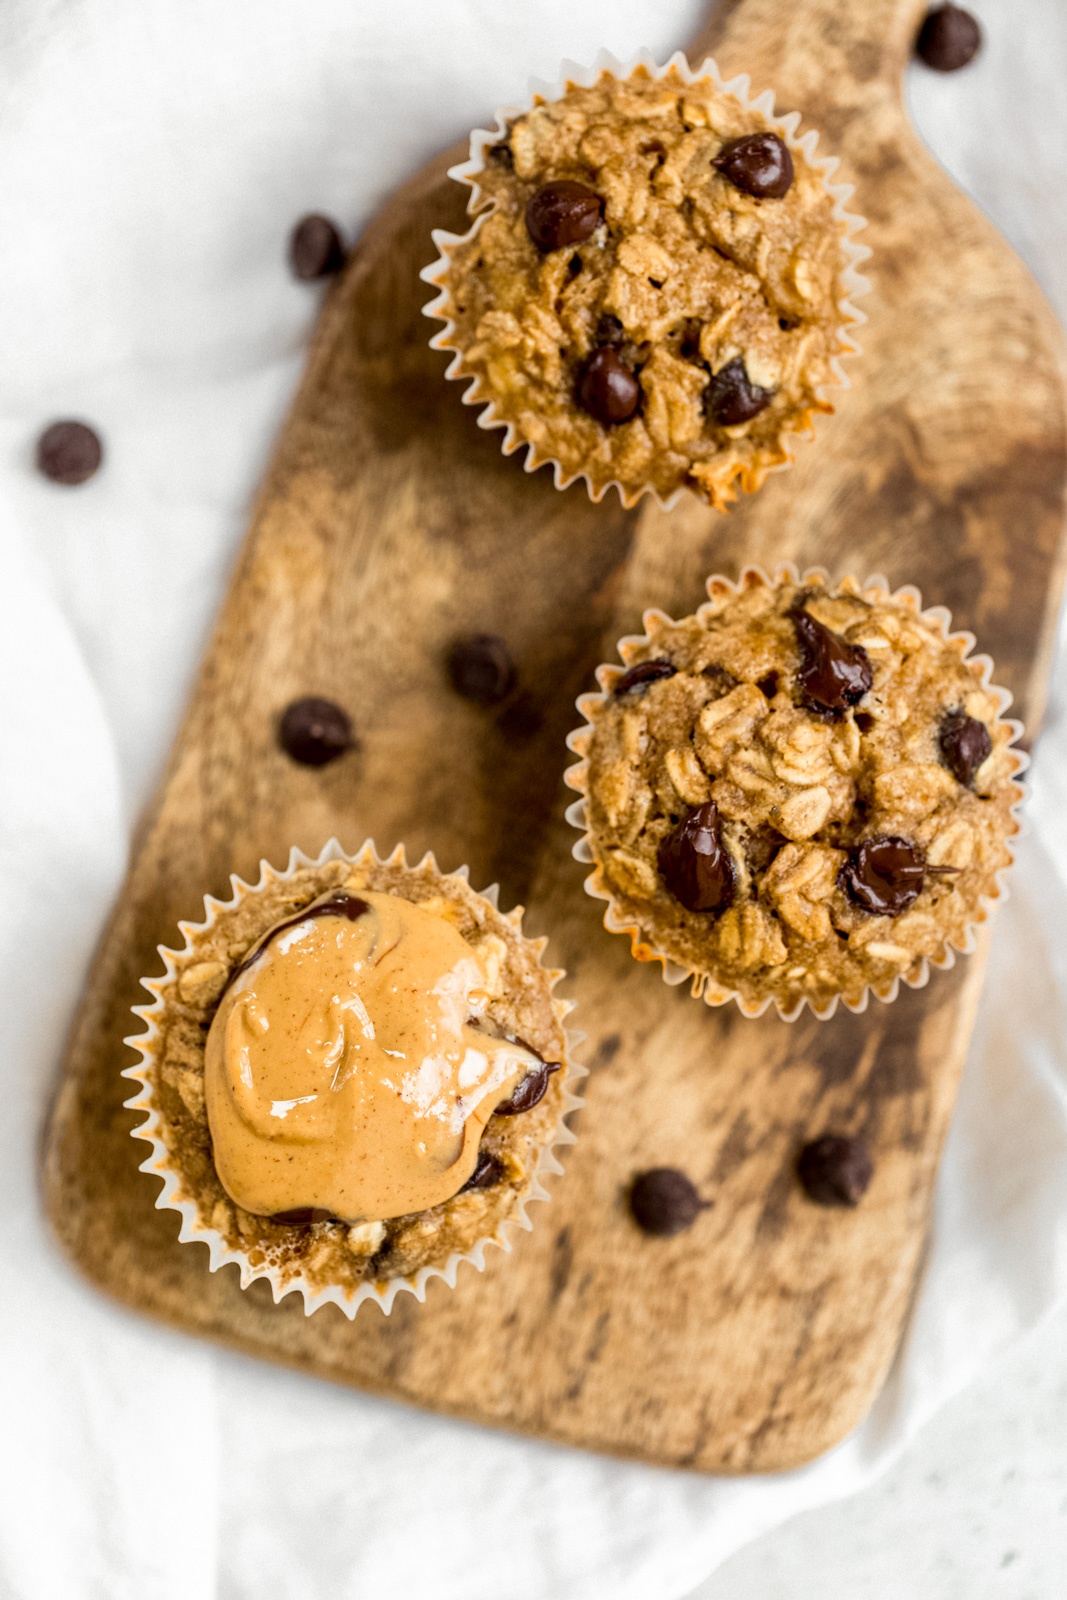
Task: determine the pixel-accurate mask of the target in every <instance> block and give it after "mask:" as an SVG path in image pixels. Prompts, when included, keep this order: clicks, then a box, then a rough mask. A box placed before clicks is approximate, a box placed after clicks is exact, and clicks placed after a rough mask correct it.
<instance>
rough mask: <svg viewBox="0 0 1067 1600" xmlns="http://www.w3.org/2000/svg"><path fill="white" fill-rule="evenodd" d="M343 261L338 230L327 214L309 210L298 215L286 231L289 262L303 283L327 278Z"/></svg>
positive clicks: (336, 270)
mask: <svg viewBox="0 0 1067 1600" xmlns="http://www.w3.org/2000/svg"><path fill="white" fill-rule="evenodd" d="M344 264H345V247H344V242H343V241H342V239H341V234H340V231H339V229H338V227H337V224H336V223H335V222H332V221H331V220H330V218H329V217H323V216H319V215H318V214H317V213H313V214H312V215H311V216H309V217H302V218H301V220H300V221H299V222H298V223H297V225H296V227H295V228H294V229H293V231H292V233H291V234H290V235H289V265H290V266H291V267H292V269H293V275H294V277H297V278H299V279H300V280H301V281H302V282H303V283H311V282H312V280H313V279H315V278H328V277H330V276H331V274H332V273H334V272H340V270H341V268H342V267H343V266H344Z"/></svg>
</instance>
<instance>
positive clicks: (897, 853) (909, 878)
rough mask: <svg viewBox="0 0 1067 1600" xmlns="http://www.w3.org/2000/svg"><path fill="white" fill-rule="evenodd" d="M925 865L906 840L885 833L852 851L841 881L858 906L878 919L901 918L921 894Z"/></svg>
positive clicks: (920, 852) (919, 854)
mask: <svg viewBox="0 0 1067 1600" xmlns="http://www.w3.org/2000/svg"><path fill="white" fill-rule="evenodd" d="M925 875H926V864H925V861H924V858H923V854H922V851H921V850H920V849H919V848H918V846H917V845H913V844H911V843H910V842H909V841H908V840H907V839H901V838H898V837H897V836H896V835H895V834H882V835H879V837H878V838H875V839H865V840H864V841H863V843H862V844H859V845H857V846H856V847H855V849H854V850H850V851H849V857H848V860H847V861H846V862H845V865H844V866H843V867H842V869H841V881H842V883H843V885H844V887H845V889H846V891H847V893H848V894H849V896H850V897H851V898H852V899H853V900H854V901H855V902H856V904H857V905H858V906H862V907H863V909H864V911H870V912H871V913H872V915H874V916H876V917H899V916H900V913H901V912H902V911H907V909H908V907H909V906H911V905H914V904H915V902H916V900H917V899H918V898H919V896H920V895H921V894H922V891H923V881H924V879H925Z"/></svg>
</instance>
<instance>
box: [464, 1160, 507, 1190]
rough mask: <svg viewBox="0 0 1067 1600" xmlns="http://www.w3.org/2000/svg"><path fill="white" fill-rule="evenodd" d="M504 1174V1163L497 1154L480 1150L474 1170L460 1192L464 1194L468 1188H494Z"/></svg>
mask: <svg viewBox="0 0 1067 1600" xmlns="http://www.w3.org/2000/svg"><path fill="white" fill-rule="evenodd" d="M503 1176H504V1163H503V1162H502V1161H500V1160H498V1159H497V1157H496V1156H491V1155H490V1154H489V1153H488V1151H486V1150H479V1152H478V1160H477V1161H476V1162H475V1165H474V1171H473V1172H472V1173H471V1175H470V1177H469V1178H468V1179H467V1181H466V1183H465V1184H464V1185H463V1188H462V1189H461V1190H460V1191H459V1192H460V1194H464V1193H465V1192H466V1191H467V1190H468V1189H493V1188H495V1187H496V1185H497V1184H498V1183H499V1182H500V1180H501V1178H502V1177H503Z"/></svg>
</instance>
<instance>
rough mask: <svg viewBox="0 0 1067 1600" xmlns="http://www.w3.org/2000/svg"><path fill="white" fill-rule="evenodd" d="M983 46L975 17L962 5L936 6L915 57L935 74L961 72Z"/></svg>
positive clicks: (917, 46)
mask: <svg viewBox="0 0 1067 1600" xmlns="http://www.w3.org/2000/svg"><path fill="white" fill-rule="evenodd" d="M981 43H982V30H981V28H980V27H979V25H978V21H977V19H976V18H975V17H972V16H971V13H970V12H969V11H964V9H963V7H962V6H952V5H946V6H935V7H934V9H933V10H932V11H928V12H927V13H926V17H925V19H924V21H923V25H922V27H921V28H920V29H919V35H918V38H917V39H916V41H915V54H916V55H917V56H918V57H919V59H920V61H924V62H925V63H926V65H927V66H928V67H933V69H934V71H935V72H958V71H959V69H960V67H965V66H966V65H967V63H968V61H973V60H974V58H975V56H976V55H977V54H978V50H979V48H980V46H981Z"/></svg>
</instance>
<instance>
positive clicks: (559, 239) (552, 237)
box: [526, 178, 604, 251]
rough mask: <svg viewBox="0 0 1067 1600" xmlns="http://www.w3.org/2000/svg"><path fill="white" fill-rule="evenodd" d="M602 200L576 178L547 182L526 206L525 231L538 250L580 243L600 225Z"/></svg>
mask: <svg viewBox="0 0 1067 1600" xmlns="http://www.w3.org/2000/svg"><path fill="white" fill-rule="evenodd" d="M603 203H604V202H603V201H602V200H601V198H600V196H599V195H598V194H597V193H596V191H595V190H593V189H590V188H589V187H588V186H587V185H586V184H584V183H576V182H575V181H574V179H573V178H559V179H558V180H557V181H556V182H555V183H546V184H545V186H544V188H543V189H538V191H537V193H536V194H533V195H531V196H530V199H529V201H528V202H527V206H526V230H527V232H528V233H529V235H530V238H531V239H532V240H533V242H534V244H535V245H536V246H537V248H538V250H545V251H548V250H560V249H562V248H563V246H564V245H568V244H581V243H582V242H583V241H584V240H586V239H588V238H589V237H590V236H591V235H592V234H594V233H595V232H596V230H597V228H598V227H599V225H600V212H601V207H602V206H603Z"/></svg>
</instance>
